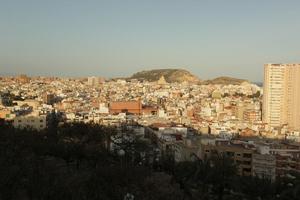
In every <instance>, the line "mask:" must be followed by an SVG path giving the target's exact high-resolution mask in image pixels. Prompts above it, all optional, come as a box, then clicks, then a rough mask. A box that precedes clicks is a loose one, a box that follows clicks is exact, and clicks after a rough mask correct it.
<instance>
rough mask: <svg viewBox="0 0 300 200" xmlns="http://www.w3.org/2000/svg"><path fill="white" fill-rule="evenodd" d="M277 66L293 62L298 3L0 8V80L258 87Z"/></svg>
mask: <svg viewBox="0 0 300 200" xmlns="http://www.w3.org/2000/svg"><path fill="white" fill-rule="evenodd" d="M277 62H280V63H287V62H297V63H298V62H300V1H299V0H295V1H292V0H218V1H217V0H206V1H204V0H203V1H202V0H147V1H146V0H119V1H115V0H107V1H104V0H103V1H101V0H0V75H12V74H20V73H26V74H29V75H61V76H87V75H97V76H106V77H113V76H127V75H130V74H131V73H133V72H136V71H139V70H144V69H152V68H170V67H172V68H185V69H187V70H190V71H191V72H193V73H195V74H196V75H198V76H199V77H200V78H202V79H207V78H212V77H216V76H221V75H227V76H234V77H240V78H246V79H249V80H252V81H261V80H262V77H263V64H264V63H277Z"/></svg>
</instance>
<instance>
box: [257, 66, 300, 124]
mask: <svg viewBox="0 0 300 200" xmlns="http://www.w3.org/2000/svg"><path fill="white" fill-rule="evenodd" d="M263 121H264V122H266V123H268V124H269V125H270V126H271V127H280V126H282V125H284V124H287V125H288V127H289V128H290V129H291V130H300V64H266V65H265V66H264V99H263Z"/></svg>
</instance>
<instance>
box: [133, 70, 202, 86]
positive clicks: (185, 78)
mask: <svg viewBox="0 0 300 200" xmlns="http://www.w3.org/2000/svg"><path fill="white" fill-rule="evenodd" d="M161 76H164V78H165V79H166V81H167V82H168V83H174V82H179V83H182V82H189V83H198V82H200V79H199V78H198V77H196V76H195V75H193V74H191V73H190V72H189V71H187V70H184V69H154V70H147V71H141V72H137V73H135V74H133V75H132V76H131V77H130V78H129V79H138V80H147V81H151V82H153V81H157V80H159V78H160V77H161Z"/></svg>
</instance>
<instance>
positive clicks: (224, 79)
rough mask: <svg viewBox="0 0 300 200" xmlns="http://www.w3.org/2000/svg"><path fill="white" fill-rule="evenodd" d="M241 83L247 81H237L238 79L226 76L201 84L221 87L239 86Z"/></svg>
mask: <svg viewBox="0 0 300 200" xmlns="http://www.w3.org/2000/svg"><path fill="white" fill-rule="evenodd" d="M243 82H248V81H247V80H244V79H238V78H231V77H226V76H221V77H218V78H215V79H211V80H205V81H203V82H202V84H206V85H208V84H221V85H230V84H231V85H240V84H241V83H243Z"/></svg>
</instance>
